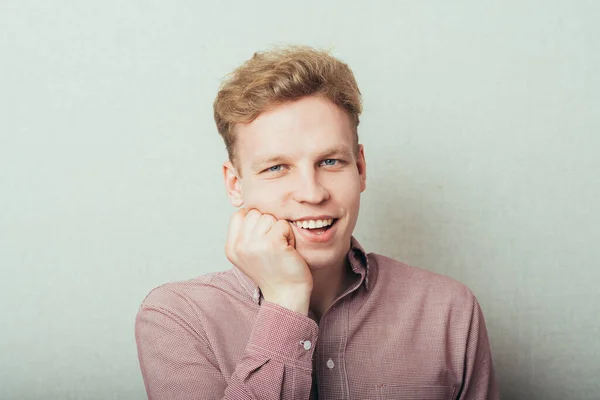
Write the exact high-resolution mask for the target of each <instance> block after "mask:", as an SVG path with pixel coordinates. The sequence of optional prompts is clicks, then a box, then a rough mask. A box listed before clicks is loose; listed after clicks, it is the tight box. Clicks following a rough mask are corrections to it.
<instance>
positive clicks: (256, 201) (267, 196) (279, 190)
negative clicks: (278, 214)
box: [244, 182, 285, 212]
mask: <svg viewBox="0 0 600 400" xmlns="http://www.w3.org/2000/svg"><path fill="white" fill-rule="evenodd" d="M273 183H274V182H253V183H252V184H249V185H247V186H246V188H245V190H244V202H245V203H246V206H247V207H256V208H258V209H259V210H261V211H264V212H273V211H274V207H275V206H277V205H279V204H281V202H282V201H283V200H284V197H285V192H284V190H283V187H282V185H277V184H273Z"/></svg>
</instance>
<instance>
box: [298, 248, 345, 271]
mask: <svg viewBox="0 0 600 400" xmlns="http://www.w3.org/2000/svg"><path fill="white" fill-rule="evenodd" d="M298 253H300V255H301V256H302V258H304V260H305V261H306V263H307V264H308V267H309V268H310V269H311V270H317V269H323V268H328V267H330V266H332V265H335V264H338V263H339V262H340V261H341V260H342V259H343V258H344V257H345V256H346V254H339V253H340V252H339V249H336V248H329V249H302V248H300V249H298Z"/></svg>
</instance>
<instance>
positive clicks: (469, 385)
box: [457, 296, 500, 400]
mask: <svg viewBox="0 0 600 400" xmlns="http://www.w3.org/2000/svg"><path fill="white" fill-rule="evenodd" d="M472 299H473V308H472V316H471V321H470V326H469V332H468V337H467V347H466V354H465V371H464V379H463V386H462V387H461V389H460V391H459V393H458V396H457V399H458V400H498V399H500V394H499V391H498V384H497V382H496V377H495V374H494V366H493V363H492V353H491V350H490V343H489V340H488V335H487V330H486V327H485V320H484V318H483V313H482V311H481V307H480V306H479V303H478V302H477V299H476V298H475V297H474V296H473V297H472Z"/></svg>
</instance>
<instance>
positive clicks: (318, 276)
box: [310, 257, 355, 321]
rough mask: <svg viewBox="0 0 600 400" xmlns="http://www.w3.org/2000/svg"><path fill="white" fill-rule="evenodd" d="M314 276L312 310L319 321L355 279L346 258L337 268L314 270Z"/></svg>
mask: <svg viewBox="0 0 600 400" xmlns="http://www.w3.org/2000/svg"><path fill="white" fill-rule="evenodd" d="M312 276H313V290H312V294H311V297H310V310H311V311H312V312H313V314H315V316H316V317H317V321H319V320H320V319H321V316H323V314H325V312H326V311H327V310H328V309H329V308H330V307H331V306H332V304H333V302H334V301H335V299H337V297H338V296H339V295H341V294H342V293H343V292H344V291H345V290H346V289H347V288H348V287H349V286H350V285H351V284H352V282H353V281H354V279H355V277H354V273H353V272H352V269H351V267H350V264H349V263H348V260H347V258H346V257H344V259H343V260H342V262H341V263H339V264H338V265H336V266H332V267H328V268H320V269H317V270H313V271H312Z"/></svg>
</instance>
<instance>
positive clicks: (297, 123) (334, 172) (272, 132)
mask: <svg viewBox="0 0 600 400" xmlns="http://www.w3.org/2000/svg"><path fill="white" fill-rule="evenodd" d="M236 139H237V141H236V157H237V163H236V164H237V167H238V168H239V169H241V175H242V178H239V174H238V173H237V171H236V170H235V168H234V167H233V165H232V164H231V163H230V162H226V163H225V165H224V173H225V182H226V185H227V189H228V192H229V195H230V198H231V201H232V204H233V205H234V206H238V207H239V206H241V205H243V206H244V207H246V208H248V209H251V208H256V209H258V210H259V211H260V212H262V213H264V214H272V215H273V216H275V217H276V218H277V219H285V220H288V221H290V222H292V221H296V222H297V221H298V220H305V219H311V220H331V219H333V224H332V225H331V226H330V227H328V228H325V229H323V228H321V229H316V230H311V229H306V228H303V227H300V226H298V225H296V224H292V228H293V230H294V236H295V238H296V249H297V250H298V252H299V253H300V255H301V256H302V257H303V258H304V259H305V260H306V262H307V263H308V265H309V267H310V268H311V269H320V268H326V267H328V266H330V265H332V264H338V263H340V262H342V261H343V260H344V258H345V256H346V253H347V252H348V250H349V246H350V236H351V235H352V232H353V230H354V227H355V225H356V220H357V218H358V211H359V206H360V193H361V192H362V191H364V190H365V187H366V164H365V158H364V150H363V147H362V145H360V146H359V151H358V154H355V152H354V133H353V126H352V122H351V120H350V117H349V116H348V115H347V114H346V112H345V111H344V110H342V109H341V108H339V107H338V106H336V105H335V104H333V103H332V102H331V101H329V100H327V99H326V98H324V97H320V96H309V97H304V98H302V99H300V100H298V101H295V102H289V103H285V104H282V105H279V106H277V107H275V108H273V109H271V110H269V111H267V112H264V113H263V114H261V115H260V116H259V117H258V118H257V119H255V120H254V121H252V122H251V123H248V124H239V125H237V126H236ZM326 222H328V221H326ZM319 225H320V223H317V224H316V226H319ZM313 227H314V226H313ZM309 228H310V226H309Z"/></svg>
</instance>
